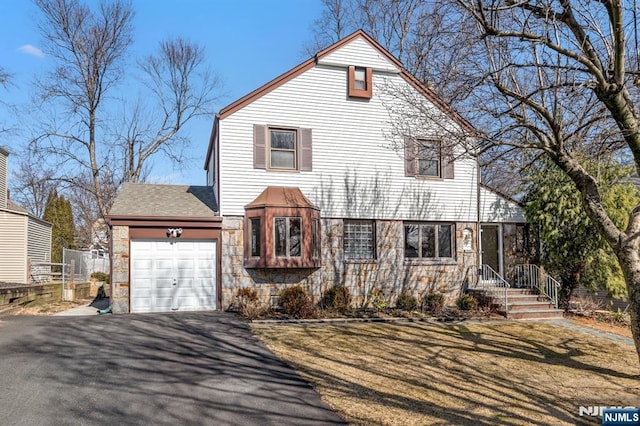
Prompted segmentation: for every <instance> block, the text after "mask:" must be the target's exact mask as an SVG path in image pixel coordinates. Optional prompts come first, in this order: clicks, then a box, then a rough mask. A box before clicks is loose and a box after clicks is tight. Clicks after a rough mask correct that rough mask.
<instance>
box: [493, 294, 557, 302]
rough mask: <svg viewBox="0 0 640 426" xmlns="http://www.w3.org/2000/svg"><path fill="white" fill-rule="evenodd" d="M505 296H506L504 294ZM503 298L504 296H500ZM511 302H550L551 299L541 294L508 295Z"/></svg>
mask: <svg viewBox="0 0 640 426" xmlns="http://www.w3.org/2000/svg"><path fill="white" fill-rule="evenodd" d="M503 297H504V296H503ZM500 300H502V298H500ZM507 300H508V301H509V303H511V302H513V303H526V302H549V300H548V299H547V298H546V297H544V296H540V295H539V294H514V295H512V296H508V299H507Z"/></svg>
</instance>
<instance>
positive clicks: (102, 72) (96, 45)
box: [32, 0, 219, 218]
mask: <svg viewBox="0 0 640 426" xmlns="http://www.w3.org/2000/svg"><path fill="white" fill-rule="evenodd" d="M35 3H36V5H37V6H38V8H39V10H40V12H41V15H42V22H41V24H40V31H41V33H42V35H43V38H44V46H43V47H44V50H45V51H46V53H47V54H48V55H50V56H51V57H52V58H53V59H54V60H55V62H56V67H55V69H53V70H52V71H51V72H50V73H49V75H48V76H47V77H46V78H44V79H42V80H40V81H39V82H38V88H39V94H40V98H41V99H42V106H41V109H40V111H43V110H44V108H48V110H46V112H45V113H41V116H40V117H39V119H40V120H41V122H40V128H39V129H38V130H37V133H36V135H37V136H36V137H35V138H34V139H33V142H32V148H33V149H34V150H36V152H39V153H42V154H46V158H47V159H50V161H52V162H53V163H54V166H55V168H56V170H57V174H56V178H57V179H59V180H60V181H63V182H65V184H67V185H69V187H71V188H73V189H74V190H75V191H76V192H77V193H79V194H82V196H84V197H90V199H91V200H92V201H93V202H94V203H95V206H96V208H95V211H96V212H97V215H98V216H97V217H98V218H101V217H102V218H104V216H105V215H106V213H107V212H108V210H109V208H110V206H111V204H112V202H113V200H114V198H115V195H116V193H117V190H118V188H119V187H120V185H121V183H122V182H127V181H132V182H140V181H143V180H144V178H145V176H146V173H148V171H149V169H150V167H151V166H150V164H151V160H152V158H154V157H156V156H164V157H167V158H169V159H172V160H174V161H177V162H179V161H182V160H183V155H182V152H183V151H182V148H183V147H184V146H185V145H186V144H187V143H188V140H187V139H185V138H184V137H182V136H181V134H180V131H181V129H182V128H183V127H184V125H185V124H186V123H187V122H189V121H190V120H191V119H192V118H194V117H196V116H198V115H202V114H205V113H207V112H209V108H210V106H211V103H212V100H213V97H212V96H211V95H212V92H213V90H214V89H215V88H216V87H217V86H218V84H219V83H218V80H217V79H216V78H215V77H214V76H213V74H212V73H211V72H210V71H209V70H208V69H207V67H206V66H205V64H204V51H203V49H202V48H201V47H200V46H198V45H196V44H194V43H190V42H188V41H185V40H183V39H180V38H178V39H175V40H169V41H166V42H163V43H161V44H160V49H159V52H158V53H157V54H154V55H150V56H148V57H147V58H145V59H144V61H140V68H141V70H142V83H143V84H142V85H141V93H139V94H137V93H136V94H134V96H136V95H137V96H138V97H139V98H140V99H142V100H143V101H140V102H139V103H135V102H131V101H130V99H126V100H123V99H117V96H116V95H117V93H116V92H115V90H114V89H115V88H116V85H117V84H118V83H119V82H120V81H121V80H123V79H125V78H126V75H127V74H126V73H125V70H129V69H133V68H132V67H126V65H128V62H127V61H128V57H127V52H128V48H129V47H130V45H131V43H132V33H133V25H132V19H133V15H134V11H133V9H132V6H131V4H130V3H128V2H127V1H125V0H103V1H101V2H100V4H99V7H98V8H97V10H95V11H94V10H92V9H91V8H89V7H88V6H86V5H84V4H82V3H80V1H79V0H35ZM143 89H146V90H147V92H143ZM119 101H122V103H123V104H127V103H128V104H135V106H134V107H133V109H132V110H127V109H126V107H121V108H120V109H121V110H125V111H126V113H125V114H124V117H120V118H117V117H115V116H114V113H113V112H114V111H115V110H117V109H118V106H117V102H119ZM43 117H44V118H43ZM78 199H80V197H75V200H78Z"/></svg>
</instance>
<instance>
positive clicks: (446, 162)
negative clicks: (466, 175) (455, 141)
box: [442, 146, 455, 179]
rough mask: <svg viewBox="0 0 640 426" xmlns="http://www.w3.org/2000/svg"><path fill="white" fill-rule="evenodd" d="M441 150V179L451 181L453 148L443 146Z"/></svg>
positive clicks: (453, 162)
mask: <svg viewBox="0 0 640 426" xmlns="http://www.w3.org/2000/svg"><path fill="white" fill-rule="evenodd" d="M442 149H443V152H442V177H443V178H445V179H453V178H454V177H455V173H454V164H455V161H454V157H453V147H446V146H443V147H442Z"/></svg>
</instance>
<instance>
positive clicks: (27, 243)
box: [0, 147, 52, 283]
mask: <svg viewBox="0 0 640 426" xmlns="http://www.w3.org/2000/svg"><path fill="white" fill-rule="evenodd" d="M8 158H9V152H8V151H7V150H6V149H4V148H2V147H0V282H9V283H28V282H31V279H32V277H31V267H32V264H33V263H35V262H51V226H52V225H51V224H50V223H49V222H46V221H44V220H41V219H40V218H38V217H36V216H34V215H33V214H31V213H30V212H28V211H27V210H26V209H24V208H22V207H20V206H19V205H17V204H16V203H14V202H13V201H11V200H10V199H9V196H8V194H9V192H8V191H7V181H8Z"/></svg>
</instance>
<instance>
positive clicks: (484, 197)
mask: <svg viewBox="0 0 640 426" xmlns="http://www.w3.org/2000/svg"><path fill="white" fill-rule="evenodd" d="M480 221H481V222H495V223H504V222H512V223H523V222H526V220H525V217H524V209H523V208H522V207H520V206H519V205H518V204H517V203H515V202H513V201H511V200H508V199H506V198H504V197H501V196H500V195H499V194H496V193H495V192H493V191H490V190H488V189H487V188H484V187H480Z"/></svg>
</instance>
